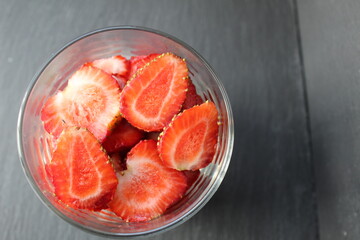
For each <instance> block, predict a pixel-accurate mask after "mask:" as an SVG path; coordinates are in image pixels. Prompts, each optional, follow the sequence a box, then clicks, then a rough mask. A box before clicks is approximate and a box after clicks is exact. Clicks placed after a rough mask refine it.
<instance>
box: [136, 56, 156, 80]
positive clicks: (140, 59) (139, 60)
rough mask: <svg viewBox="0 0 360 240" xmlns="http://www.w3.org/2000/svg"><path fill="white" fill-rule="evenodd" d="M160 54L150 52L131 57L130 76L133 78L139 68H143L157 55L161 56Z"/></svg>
mask: <svg viewBox="0 0 360 240" xmlns="http://www.w3.org/2000/svg"><path fill="white" fill-rule="evenodd" d="M159 55H160V54H156V53H153V54H150V55H145V56H133V57H131V58H130V72H129V77H130V78H131V77H132V76H134V74H135V73H136V71H137V70H139V69H141V68H142V67H144V66H145V64H147V63H148V62H150V61H151V60H152V59H154V58H155V57H157V56H159Z"/></svg>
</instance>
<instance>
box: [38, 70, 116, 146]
mask: <svg viewBox="0 0 360 240" xmlns="http://www.w3.org/2000/svg"><path fill="white" fill-rule="evenodd" d="M119 99H120V88H119V85H118V84H117V82H116V81H115V79H114V78H112V77H111V76H110V75H109V74H107V73H105V72H103V71H101V70H99V69H98V68H95V67H91V66H83V67H81V68H80V69H79V70H78V71H77V72H75V74H74V75H72V77H71V78H70V79H69V82H68V85H67V86H66V88H65V89H64V90H63V91H60V92H58V93H57V94H56V95H55V96H52V97H51V98H49V100H48V101H47V102H46V103H45V105H44V107H43V109H42V111H41V120H42V121H43V122H44V127H45V129H46V131H48V132H49V133H51V134H52V135H54V136H55V137H58V136H59V135H60V133H61V131H62V130H63V129H64V128H65V127H66V126H78V127H84V128H87V129H88V130H89V131H90V132H92V133H93V134H94V135H95V137H96V138H97V139H98V140H99V141H103V139H104V138H105V137H106V136H107V135H108V134H109V132H110V130H112V128H113V126H114V124H115V123H116V122H117V121H118V119H120V103H119Z"/></svg>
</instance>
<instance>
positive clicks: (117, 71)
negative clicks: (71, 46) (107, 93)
mask: <svg viewBox="0 0 360 240" xmlns="http://www.w3.org/2000/svg"><path fill="white" fill-rule="evenodd" d="M90 64H91V65H92V66H94V67H97V68H99V69H101V70H103V71H105V72H106V73H108V74H112V75H115V76H123V77H127V75H128V73H129V65H130V64H129V61H128V60H127V59H126V58H124V57H123V56H121V55H117V56H113V57H109V58H101V59H97V60H94V61H93V62H91V63H90Z"/></svg>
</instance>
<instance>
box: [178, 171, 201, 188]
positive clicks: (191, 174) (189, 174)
mask: <svg viewBox="0 0 360 240" xmlns="http://www.w3.org/2000/svg"><path fill="white" fill-rule="evenodd" d="M182 172H183V173H184V175H185V177H186V181H187V186H188V188H190V187H191V185H193V183H194V182H195V181H196V179H198V177H199V176H200V170H196V171H190V170H185V171H182Z"/></svg>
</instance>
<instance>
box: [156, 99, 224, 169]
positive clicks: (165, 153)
mask: <svg viewBox="0 0 360 240" xmlns="http://www.w3.org/2000/svg"><path fill="white" fill-rule="evenodd" d="M217 136H218V112H217V110H216V106H215V104H214V103H212V102H208V101H206V102H205V103H203V104H201V105H199V106H195V107H192V108H190V109H187V110H185V111H184V112H182V113H181V114H179V115H178V116H176V117H175V118H174V119H173V121H172V122H171V123H170V124H169V126H168V127H167V128H165V130H164V131H163V133H162V134H160V140H159V143H158V145H159V146H158V149H159V153H160V157H161V159H162V160H163V162H164V164H165V165H166V166H168V167H171V168H174V169H177V170H193V171H194V170H198V169H200V168H203V167H206V166H207V165H208V164H209V163H210V162H211V160H212V159H213V156H214V154H215V147H216V143H217Z"/></svg>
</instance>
